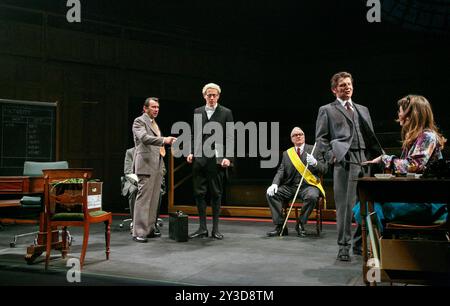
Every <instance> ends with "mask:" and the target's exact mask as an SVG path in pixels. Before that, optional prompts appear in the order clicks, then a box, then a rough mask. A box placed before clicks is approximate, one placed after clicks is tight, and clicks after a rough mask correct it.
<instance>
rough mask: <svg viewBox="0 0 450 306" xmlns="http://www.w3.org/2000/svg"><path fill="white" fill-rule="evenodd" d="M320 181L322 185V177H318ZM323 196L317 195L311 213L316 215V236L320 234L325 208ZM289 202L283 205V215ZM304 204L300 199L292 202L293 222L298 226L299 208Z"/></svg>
mask: <svg viewBox="0 0 450 306" xmlns="http://www.w3.org/2000/svg"><path fill="white" fill-rule="evenodd" d="M320 181H321V182H322V185H323V177H320ZM324 200H325V199H324V197H323V195H322V194H320V196H319V200H318V201H317V204H316V207H315V208H314V209H313V211H312V212H313V213H314V214H315V216H316V232H317V236H320V233H321V232H322V220H323V214H322V211H323V209H325V201H324ZM291 202H292V201H291ZM291 202H289V203H286V204H285V206H284V216H286V215H287V213H288V211H289V207H290V205H291ZM303 206H304V203H303V202H301V201H298V199H297V201H296V202H294V204H293V205H292V209H293V210H294V214H295V222H296V225H297V226H298V223H299V216H300V214H299V210H301V209H302V208H303Z"/></svg>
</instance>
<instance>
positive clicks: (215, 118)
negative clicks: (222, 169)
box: [191, 104, 234, 165]
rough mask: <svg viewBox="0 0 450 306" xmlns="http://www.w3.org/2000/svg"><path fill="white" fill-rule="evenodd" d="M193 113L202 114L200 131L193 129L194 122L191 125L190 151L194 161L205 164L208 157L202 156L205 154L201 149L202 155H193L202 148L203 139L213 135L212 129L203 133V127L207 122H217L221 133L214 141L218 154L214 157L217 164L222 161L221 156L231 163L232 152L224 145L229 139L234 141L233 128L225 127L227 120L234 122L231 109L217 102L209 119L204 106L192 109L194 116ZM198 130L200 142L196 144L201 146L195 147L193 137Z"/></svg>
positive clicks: (205, 139) (232, 158)
mask: <svg viewBox="0 0 450 306" xmlns="http://www.w3.org/2000/svg"><path fill="white" fill-rule="evenodd" d="M195 114H201V116H202V124H201V128H202V131H195V124H194V125H193V127H194V128H193V129H192V130H193V131H194V132H193V135H192V146H191V153H193V154H194V162H198V163H200V164H201V165H206V162H207V159H208V157H205V156H204V155H205V154H204V152H203V151H201V152H202V157H196V156H195V155H197V154H196V152H199V151H198V150H199V149H202V148H203V144H204V143H205V141H207V140H208V139H209V138H210V137H212V136H213V135H214V131H213V132H212V133H207V134H203V127H204V126H205V124H207V123H208V122H217V123H219V124H220V126H221V127H222V131H223V135H222V137H221V138H220V139H218V141H217V142H216V147H217V146H218V149H219V154H220V156H216V157H215V158H216V163H217V164H220V163H222V160H223V158H227V159H228V160H230V162H231V163H233V160H234V152H232V153H230V152H227V146H226V145H227V143H231V141H234V137H233V136H234V129H233V128H230V127H228V128H227V126H226V123H227V122H231V123H234V120H233V113H232V111H231V110H230V109H228V108H226V107H225V106H222V105H220V104H218V105H217V108H216V110H215V111H214V113H213V114H212V116H211V118H210V119H208V116H207V114H206V111H205V106H201V107H198V108H196V109H195V110H194V116H195ZM198 132H202V137H201V139H202V141H201V144H200V143H197V145H201V146H202V147H201V148H199V147H197V148H196V147H195V145H196V143H195V141H194V138H195V133H198ZM197 137H198V136H197ZM210 141H211V140H210Z"/></svg>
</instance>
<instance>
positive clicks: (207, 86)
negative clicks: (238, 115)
mask: <svg viewBox="0 0 450 306" xmlns="http://www.w3.org/2000/svg"><path fill="white" fill-rule="evenodd" d="M209 88H212V89H216V90H217V92H218V93H219V94H220V92H221V90H220V86H219V85H217V84H214V83H208V84H206V85H205V86H203V89H202V94H203V95H205V93H206V91H207V90H208V89H209Z"/></svg>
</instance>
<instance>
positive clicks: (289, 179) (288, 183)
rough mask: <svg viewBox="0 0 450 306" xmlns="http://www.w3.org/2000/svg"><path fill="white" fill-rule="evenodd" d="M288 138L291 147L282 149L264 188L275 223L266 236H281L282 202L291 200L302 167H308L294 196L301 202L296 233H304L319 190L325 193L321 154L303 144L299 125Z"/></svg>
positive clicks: (325, 167)
mask: <svg viewBox="0 0 450 306" xmlns="http://www.w3.org/2000/svg"><path fill="white" fill-rule="evenodd" d="M291 141H292V143H293V144H294V147H292V148H290V149H288V150H286V151H284V152H283V157H282V160H281V164H280V166H279V168H278V171H277V174H276V175H275V178H274V179H273V182H272V185H271V186H270V187H269V188H268V189H267V195H266V198H267V202H268V203H269V207H270V210H271V212H272V220H273V223H274V224H275V229H274V230H273V231H270V232H268V233H267V236H269V237H273V236H279V235H280V233H281V231H282V227H283V224H284V218H285V217H284V215H283V205H284V204H286V203H288V202H289V204H290V203H291V202H292V199H293V198H294V195H295V193H296V191H297V188H298V185H299V183H300V180H301V177H302V174H303V173H304V169H305V167H307V168H308V169H307V170H306V172H305V177H304V179H303V183H302V185H301V187H300V190H299V192H298V195H297V199H299V200H301V201H302V202H303V203H304V206H303V207H302V211H301V213H300V216H299V219H300V220H299V222H298V225H297V226H296V229H295V230H296V231H297V235H298V236H300V237H304V236H306V231H305V227H304V225H305V224H306V223H307V222H308V217H309V215H310V214H311V212H312V211H313V209H314V207H315V206H316V204H317V201H318V200H319V196H320V193H322V195H324V196H325V191H324V189H323V187H322V184H321V182H320V175H323V174H325V173H326V171H327V168H328V167H327V164H326V162H325V160H324V158H323V156H321V155H320V153H319V151H318V150H315V152H314V154H311V151H312V149H313V146H311V145H308V144H305V133H304V132H303V131H302V129H300V128H299V127H295V128H293V129H292V132H291ZM305 164H306V166H305ZM287 234H288V230H287V227H285V228H284V230H283V233H282V235H283V236H286V235H287Z"/></svg>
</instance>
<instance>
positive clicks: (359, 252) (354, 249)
mask: <svg viewBox="0 0 450 306" xmlns="http://www.w3.org/2000/svg"><path fill="white" fill-rule="evenodd" d="M353 255H358V256H361V255H362V249H361V248H353Z"/></svg>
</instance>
